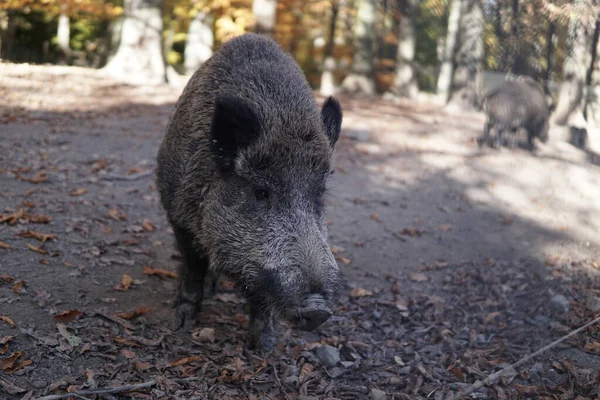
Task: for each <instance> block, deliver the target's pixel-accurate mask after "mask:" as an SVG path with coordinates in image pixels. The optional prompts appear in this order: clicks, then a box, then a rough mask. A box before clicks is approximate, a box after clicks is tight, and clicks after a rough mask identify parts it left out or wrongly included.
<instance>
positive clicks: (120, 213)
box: [108, 208, 127, 221]
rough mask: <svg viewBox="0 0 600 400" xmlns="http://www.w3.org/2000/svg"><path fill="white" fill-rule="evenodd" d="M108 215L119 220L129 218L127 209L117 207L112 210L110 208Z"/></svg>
mask: <svg viewBox="0 0 600 400" xmlns="http://www.w3.org/2000/svg"><path fill="white" fill-rule="evenodd" d="M108 215H110V216H111V218H113V219H115V220H117V221H125V220H126V219H127V214H125V211H123V210H120V211H119V210H118V209H116V208H112V209H110V210H108Z"/></svg>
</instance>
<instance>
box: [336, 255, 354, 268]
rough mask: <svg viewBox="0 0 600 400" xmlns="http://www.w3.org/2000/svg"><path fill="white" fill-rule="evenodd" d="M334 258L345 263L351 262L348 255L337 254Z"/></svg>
mask: <svg viewBox="0 0 600 400" xmlns="http://www.w3.org/2000/svg"><path fill="white" fill-rule="evenodd" d="M335 259H336V260H339V261H341V262H343V263H344V264H346V265H348V264H350V263H351V262H352V260H351V259H349V258H348V257H344V256H341V255H339V254H338V255H336V256H335Z"/></svg>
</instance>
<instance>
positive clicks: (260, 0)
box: [252, 0, 277, 35]
mask: <svg viewBox="0 0 600 400" xmlns="http://www.w3.org/2000/svg"><path fill="white" fill-rule="evenodd" d="M252 13H253V14H254V18H256V27H255V31H256V33H266V34H269V35H272V34H273V32H274V31H275V22H276V21H277V0H254V1H253V2H252Z"/></svg>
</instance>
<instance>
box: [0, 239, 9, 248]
mask: <svg viewBox="0 0 600 400" xmlns="http://www.w3.org/2000/svg"><path fill="white" fill-rule="evenodd" d="M0 249H10V244H8V243H4V242H3V241H2V240H0Z"/></svg>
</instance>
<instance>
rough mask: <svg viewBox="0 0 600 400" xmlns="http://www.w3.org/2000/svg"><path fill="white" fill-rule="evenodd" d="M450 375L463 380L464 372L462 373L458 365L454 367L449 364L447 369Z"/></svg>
mask: <svg viewBox="0 0 600 400" xmlns="http://www.w3.org/2000/svg"><path fill="white" fill-rule="evenodd" d="M447 371H448V372H450V373H451V374H452V375H454V376H455V377H457V378H458V380H459V381H461V382H464V381H465V374H463V372H462V370H461V369H460V368H459V367H455V366H453V365H451V366H449V367H448V369H447Z"/></svg>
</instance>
